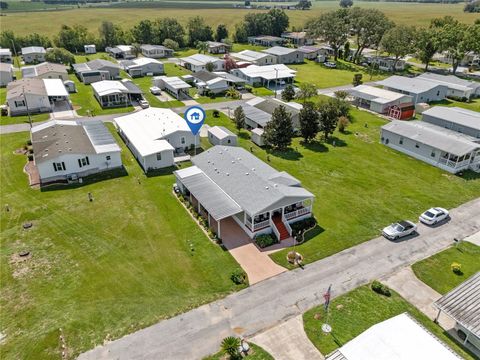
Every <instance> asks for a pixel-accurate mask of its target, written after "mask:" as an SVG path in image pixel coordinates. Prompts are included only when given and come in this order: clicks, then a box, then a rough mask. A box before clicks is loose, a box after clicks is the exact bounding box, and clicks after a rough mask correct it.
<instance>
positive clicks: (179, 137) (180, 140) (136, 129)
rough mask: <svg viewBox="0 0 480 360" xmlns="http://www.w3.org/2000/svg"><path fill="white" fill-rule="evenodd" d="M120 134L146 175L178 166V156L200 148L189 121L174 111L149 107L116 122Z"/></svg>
mask: <svg viewBox="0 0 480 360" xmlns="http://www.w3.org/2000/svg"><path fill="white" fill-rule="evenodd" d="M114 120H115V125H116V127H117V129H118V133H119V134H120V136H121V137H122V139H123V140H124V141H125V144H126V145H127V146H128V148H129V149H130V150H131V151H132V154H133V156H134V157H135V158H136V159H137V161H138V163H139V164H140V165H141V166H142V168H143V170H144V171H145V172H149V171H151V170H155V169H161V168H166V167H170V166H173V165H174V161H175V160H174V157H175V155H176V154H183V153H184V152H185V151H186V150H188V149H193V147H195V146H199V145H200V138H199V135H196V136H194V135H193V134H192V132H191V131H190V128H189V127H188V125H187V122H186V121H185V120H184V119H183V118H182V117H181V116H180V115H178V114H176V113H175V112H173V111H172V110H170V109H162V108H153V107H151V108H148V109H145V110H141V111H137V112H135V113H132V114H129V115H125V116H121V117H117V118H115V119H114Z"/></svg>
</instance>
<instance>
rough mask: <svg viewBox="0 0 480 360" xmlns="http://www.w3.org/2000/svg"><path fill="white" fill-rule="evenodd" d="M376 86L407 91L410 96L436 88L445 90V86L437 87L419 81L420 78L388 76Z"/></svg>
mask: <svg viewBox="0 0 480 360" xmlns="http://www.w3.org/2000/svg"><path fill="white" fill-rule="evenodd" d="M377 84H379V85H382V86H386V87H388V88H391V89H396V90H402V91H408V92H409V93H412V94H420V93H423V92H426V91H429V90H432V89H434V88H436V87H440V86H443V87H444V88H446V86H445V85H439V84H436V83H434V82H432V81H428V80H424V79H420V78H409V77H405V76H397V75H394V76H390V77H388V78H386V79H384V80H381V81H379V82H377Z"/></svg>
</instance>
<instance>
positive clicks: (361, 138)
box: [355, 133, 373, 144]
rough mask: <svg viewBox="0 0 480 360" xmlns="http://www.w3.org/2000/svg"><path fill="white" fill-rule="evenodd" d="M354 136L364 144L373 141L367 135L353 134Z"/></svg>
mask: <svg viewBox="0 0 480 360" xmlns="http://www.w3.org/2000/svg"><path fill="white" fill-rule="evenodd" d="M355 136H356V137H357V138H359V139H360V140H362V141H364V142H366V143H369V144H371V143H373V140H372V139H371V138H370V136H368V135H367V134H360V133H355Z"/></svg>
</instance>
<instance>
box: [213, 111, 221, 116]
mask: <svg viewBox="0 0 480 360" xmlns="http://www.w3.org/2000/svg"><path fill="white" fill-rule="evenodd" d="M219 116H220V111H218V110H213V117H215V118H218V117H219Z"/></svg>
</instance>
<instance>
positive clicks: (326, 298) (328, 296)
mask: <svg viewBox="0 0 480 360" xmlns="http://www.w3.org/2000/svg"><path fill="white" fill-rule="evenodd" d="M331 295H332V284H330V286H329V287H328V290H327V292H326V293H325V294H323V298H324V299H325V303H324V304H323V306H324V307H325V311H328V307H329V306H330V297H331Z"/></svg>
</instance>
